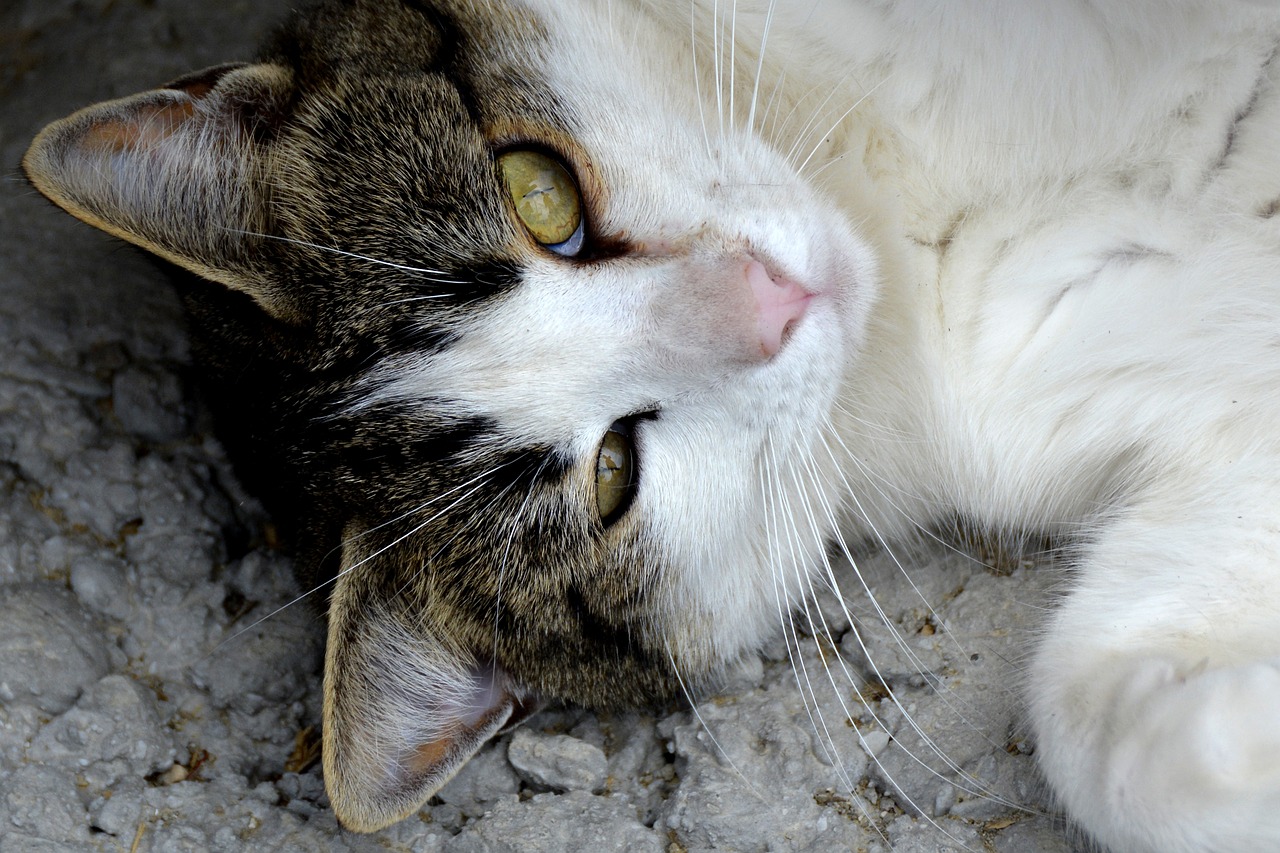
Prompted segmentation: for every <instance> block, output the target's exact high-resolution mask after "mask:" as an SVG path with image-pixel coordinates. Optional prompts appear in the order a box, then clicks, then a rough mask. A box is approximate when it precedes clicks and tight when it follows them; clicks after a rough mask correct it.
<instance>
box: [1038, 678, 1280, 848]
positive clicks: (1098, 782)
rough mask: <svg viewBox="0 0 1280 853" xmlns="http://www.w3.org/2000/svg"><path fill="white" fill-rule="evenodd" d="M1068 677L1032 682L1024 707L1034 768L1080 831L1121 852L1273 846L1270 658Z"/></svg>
mask: <svg viewBox="0 0 1280 853" xmlns="http://www.w3.org/2000/svg"><path fill="white" fill-rule="evenodd" d="M1041 674H1042V676H1043V674H1044V670H1043V669H1042V670H1041ZM1075 675H1076V678H1073V679H1071V681H1070V683H1068V682H1066V681H1062V680H1057V679H1054V678H1053V677H1052V676H1050V677H1049V678H1048V679H1045V678H1043V677H1042V678H1041V679H1040V680H1041V686H1042V687H1044V688H1046V689H1045V690H1044V691H1042V693H1041V695H1040V696H1039V697H1038V699H1037V701H1035V702H1034V703H1033V706H1034V714H1035V716H1036V718H1037V719H1036V725H1037V728H1038V729H1039V738H1040V752H1041V764H1042V766H1043V768H1044V771H1045V774H1046V776H1048V777H1049V780H1050V782H1051V783H1053V784H1054V786H1055V787H1056V788H1057V791H1058V793H1059V794H1060V795H1061V797H1062V799H1063V800H1064V802H1065V805H1066V806H1067V808H1068V810H1069V812H1070V813H1071V815H1072V817H1074V818H1075V819H1077V820H1078V821H1079V822H1080V823H1081V824H1082V825H1083V826H1084V828H1085V829H1087V830H1088V831H1089V832H1090V833H1091V834H1093V835H1094V836H1095V837H1096V838H1097V839H1098V840H1099V841H1101V842H1103V843H1104V844H1106V845H1107V846H1109V847H1110V848H1111V849H1113V850H1115V851H1117V852H1118V851H1124V853H1131V852H1132V853H1139V851H1152V853H1155V852H1156V851H1159V852H1160V853H1174V851H1188V852H1189V851H1239V850H1276V851H1280V661H1268V662H1259V663H1252V664H1246V665H1239V666H1233V667H1223V668H1214V667H1211V666H1209V665H1207V664H1201V665H1198V666H1190V667H1186V666H1178V665H1175V664H1174V663H1171V662H1169V661H1166V660H1151V659H1147V660H1140V661H1134V660H1132V659H1130V660H1128V661H1125V662H1123V663H1121V662H1117V661H1115V660H1112V661H1110V662H1108V663H1107V664H1105V665H1102V666H1097V667H1094V668H1092V671H1091V672H1090V673H1088V674H1087V675H1086V674H1085V673H1082V672H1081V671H1080V670H1079V669H1077V670H1076V673H1075ZM1046 680H1047V681H1048V682H1052V684H1050V683H1046ZM1055 688H1056V689H1055ZM1055 693H1056V694H1057V697H1056V702H1054V701H1053V700H1052V697H1051V696H1050V695H1049V694H1055Z"/></svg>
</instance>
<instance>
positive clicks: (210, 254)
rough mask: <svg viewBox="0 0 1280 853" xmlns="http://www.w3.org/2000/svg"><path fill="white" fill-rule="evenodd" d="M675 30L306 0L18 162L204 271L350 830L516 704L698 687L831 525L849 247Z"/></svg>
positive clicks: (519, 708)
mask: <svg viewBox="0 0 1280 853" xmlns="http://www.w3.org/2000/svg"><path fill="white" fill-rule="evenodd" d="M666 26H667V25H666V23H665V22H662V21H660V20H657V19H651V18H649V17H648V16H647V13H645V12H643V11H636V10H634V9H627V8H623V7H621V6H619V7H618V8H616V9H615V8H614V5H613V4H611V3H606V2H600V3H585V2H584V3H574V4H569V3H556V2H552V1H551V0H540V2H534V0H530V2H529V3H527V4H521V3H512V4H510V5H503V4H498V3H494V4H488V3H485V4H472V3H465V2H461V0H459V2H453V0H438V2H436V0H432V2H404V3H403V4H401V3H397V2H390V0H389V2H385V3H374V2H371V0H370V2H364V0H361V2H353V3H330V4H327V5H324V6H322V7H320V8H319V9H317V10H314V11H312V12H309V13H307V14H305V15H302V16H299V17H297V18H296V19H295V20H294V21H293V22H292V23H291V24H289V25H288V26H287V27H286V28H285V29H284V30H282V32H281V33H280V35H279V36H278V37H277V38H276V39H275V41H274V42H273V43H272V45H271V46H269V48H268V49H267V50H266V51H265V53H264V54H263V58H262V60H261V61H260V62H258V63H256V64H248V65H228V66H222V67H219V68H214V69H210V70H207V71H204V72H200V73H198V74H195V75H192V76H190V77H187V78H184V79H181V80H178V81H176V82H174V83H172V84H170V85H169V86H167V87H165V88H163V89H158V90H155V91H151V92H146V93H143V94H141V95H138V96H135V97H132V98H127V99H124V100H120V101H114V102H110V103H106V104H100V105H97V106H94V107H91V108H89V109H87V110H84V111H81V112H79V113H77V114H75V115H73V116H71V117H69V118H68V119H65V120H63V121H61V122H58V123H56V124H54V125H51V126H50V127H49V128H48V129H46V130H45V131H44V133H42V134H41V136H40V137H39V138H38V139H37V140H36V142H35V143H34V144H33V146H32V149H31V151H30V152H29V154H28V155H27V158H26V161H25V166H26V169H27V171H28V174H29V175H30V177H31V179H32V180H33V182H34V183H35V184H36V186H37V187H38V188H39V189H40V190H41V191H42V192H44V193H45V194H46V195H48V196H49V197H50V198H52V199H53V200H54V201H56V202H57V203H58V204H60V205H61V206H63V207H65V208H67V209H68V210H70V211H71V212H72V213H74V214H76V215H77V216H79V217H80V218H82V219H84V220H86V221H88V222H90V223H91V224H93V225H96V226H98V227H100V228H103V229H105V230H107V231H109V232H111V233H113V234H115V235H118V236H120V237H123V238H124V239H126V240H129V241H131V242H133V243H135V244H138V245H140V246H143V247H144V248H146V249H149V250H150V251H152V252H155V253H156V254H158V255H160V256H162V257H164V258H166V259H168V260H169V261H172V262H174V263H176V264H177V265H179V266H180V267H182V268H185V269H186V270H188V271H191V272H194V273H196V274H197V275H198V276H200V277H201V279H202V281H200V282H198V283H195V284H190V283H189V284H187V285H186V291H187V293H186V295H187V298H188V304H189V307H190V309H191V313H192V317H193V330H192V333H193V336H194V340H195V344H196V347H197V352H198V353H199V354H200V357H201V360H202V361H203V362H204V363H205V365H206V369H207V371H208V374H209V384H210V387H211V389H212V390H211V393H212V394H213V396H214V398H215V401H216V402H217V404H218V407H219V408H220V409H221V412H220V416H221V420H222V422H223V425H224V426H225V427H226V428H227V435H228V441H229V443H230V444H231V445H232V446H233V450H236V451H238V452H239V453H241V454H242V459H241V463H242V466H243V468H244V470H245V471H246V473H247V474H248V476H249V477H250V479H252V480H255V481H256V482H257V483H258V484H259V486H260V487H262V488H263V489H265V490H266V491H267V492H269V493H270V494H271V495H272V496H273V497H274V502H275V505H276V506H277V507H278V508H280V509H281V511H282V512H285V513H287V514H289V515H293V516H296V518H297V520H298V523H297V529H298V533H297V536H298V539H299V560H300V562H301V563H303V564H304V568H305V569H306V571H305V572H304V577H305V578H306V579H307V582H308V583H311V584H316V585H325V586H324V589H325V590H326V591H327V592H328V593H329V604H328V618H329V643H328V652H327V658H326V673H325V719H324V729H325V775H326V779H327V783H328V786H329V789H330V795H331V799H332V801H333V803H334V807H335V809H336V810H337V811H338V813H339V816H340V817H341V818H342V819H343V821H344V822H345V823H347V824H348V825H350V826H353V827H355V828H358V829H372V828H376V827H379V826H382V825H385V824H387V823H390V822H392V821H394V820H396V819H398V818H400V817H402V816H404V815H406V814H408V813H411V812H412V811H413V810H414V809H416V808H417V807H418V806H419V805H420V804H421V803H422V802H423V801H424V800H425V799H426V797H428V796H429V795H430V794H431V793H433V792H434V791H435V790H436V789H437V788H438V787H439V786H440V785H441V784H443V782H444V781H447V779H448V778H449V777H450V776H451V775H452V773H453V772H454V771H455V770H456V769H457V768H458V767H459V766H460V765H461V763H462V762H464V761H465V760H466V758H467V757H469V756H470V755H471V754H472V753H473V752H474V751H475V750H476V749H477V748H478V747H479V746H480V745H481V744H482V743H483V742H484V741H485V740H486V739H487V738H488V737H490V736H491V735H492V734H493V733H494V732H495V731H497V730H498V729H499V728H500V727H502V726H503V725H504V724H506V723H508V721H510V720H512V719H515V718H518V717H519V716H520V715H522V714H523V713H525V712H526V711H527V710H528V709H530V708H532V707H534V706H536V704H537V703H538V702H539V701H541V700H542V699H544V698H564V699H568V700H572V701H575V702H580V703H585V704H590V705H596V706H603V705H613V704H621V703H636V702H643V701H646V700H649V699H653V698H659V697H663V696H667V695H672V694H676V693H678V692H679V691H680V690H682V689H684V688H689V689H693V688H696V687H697V686H698V685H701V684H704V683H706V682H707V681H708V680H709V679H713V678H714V676H715V674H716V673H717V671H719V670H720V669H722V668H723V666H724V665H725V664H727V663H730V662H732V661H733V660H735V659H736V658H737V657H739V656H740V655H742V654H744V653H748V652H750V651H752V650H753V649H754V648H755V647H756V646H757V645H758V644H759V642H760V641H761V640H762V639H763V638H764V637H765V636H766V635H767V634H768V633H769V632H770V631H771V630H773V629H775V628H776V625H777V620H778V617H779V613H780V612H781V611H783V610H786V609H789V608H790V607H791V605H792V604H793V603H794V602H795V601H796V600H797V599H798V598H799V596H800V595H801V594H802V590H803V589H804V585H803V584H802V583H800V574H801V573H802V572H803V571H805V568H804V567H805V566H806V565H808V564H809V563H810V562H811V561H813V560H814V558H815V557H816V556H817V555H818V554H819V552H820V549H821V548H822V545H823V541H824V538H825V536H826V535H827V534H828V532H829V530H830V527H831V525H832V523H833V522H832V520H831V516H832V513H833V512H834V510H835V507H834V506H832V505H831V503H832V502H833V501H834V499H833V498H832V497H831V496H832V494H833V493H834V491H835V489H834V482H833V480H834V478H835V477H836V476H837V475H835V474H834V473H832V468H833V467H834V465H833V462H834V459H835V456H834V454H833V448H830V447H829V446H828V445H827V442H828V441H829V436H828V434H827V432H826V424H827V423H828V418H829V415H830V412H831V410H832V407H833V405H835V404H836V394H837V390H838V388H839V385H840V382H841V374H842V371H843V369H844V368H843V365H845V364H846V363H848V362H849V361H850V353H851V352H852V351H854V350H855V349H856V347H857V345H858V342H859V337H860V334H861V328H862V325H863V321H864V317H865V314H866V312H867V309H868V306H869V303H870V301H871V299H872V290H873V288H872V285H871V282H872V277H873V276H872V271H871V263H870V261H869V259H868V257H867V254H868V253H867V251H866V250H865V249H864V248H862V247H861V244H860V243H859V242H858V241H857V240H856V239H855V237H854V236H853V235H852V233H851V232H850V230H849V226H848V225H847V224H846V222H845V220H844V219H843V218H842V216H841V215H840V214H839V213H837V212H836V210H835V208H834V207H833V206H832V204H831V203H830V202H829V201H827V200H825V199H824V198H823V197H822V196H820V195H819V194H818V193H817V191H816V190H815V189H814V188H812V187H811V186H810V185H809V184H808V183H807V182H806V181H805V180H804V179H802V178H801V177H800V176H799V175H798V174H797V171H796V169H795V168H794V167H793V164H791V163H789V162H788V159H787V154H788V152H787V151H786V150H785V148H786V146H785V145H783V146H781V147H782V148H783V149H784V150H776V149H775V147H771V146H770V145H769V144H767V143H766V141H765V140H764V139H763V138H762V137H763V136H764V135H763V134H760V133H754V132H752V130H751V129H750V128H749V127H748V118H749V117H750V116H754V115H755V114H756V107H755V106H753V107H751V108H750V109H748V107H747V106H746V100H747V97H748V94H749V93H748V92H747V91H746V87H745V86H742V85H741V81H742V80H749V79H751V76H752V75H747V76H746V77H743V78H741V79H740V80H739V88H738V90H737V93H736V97H737V98H738V99H739V101H738V103H737V105H736V106H733V107H732V108H731V107H730V105H729V104H727V103H724V104H723V109H722V110H721V111H720V112H718V113H717V112H715V108H716V104H717V102H718V101H717V99H720V101H721V102H723V101H727V100H728V99H729V97H730V95H729V92H728V91H727V89H728V88H729V86H728V82H727V81H728V75H726V76H725V77H724V78H723V79H721V80H720V82H719V83H717V80H716V79H715V76H714V69H715V68H716V67H717V64H716V59H715V57H714V56H711V55H709V50H704V54H708V55H698V53H697V50H695V48H694V41H693V40H691V39H690V38H689V35H688V33H689V29H688V22H685V23H684V24H683V25H682V26H673V27H672V28H671V29H670V30H668V29H667V28H666ZM682 32H683V33H684V35H683V36H681V33H682ZM709 43H710V40H708V41H706V42H703V43H701V46H702V47H705V46H706V44H709ZM722 60H723V57H722ZM739 62H740V64H742V58H740V59H739ZM695 65H698V66H699V67H700V68H701V69H702V70H701V73H695V70H694V68H695ZM751 97H752V99H753V101H754V102H755V104H757V105H758V107H759V111H760V114H763V113H764V112H765V106H764V104H765V97H766V95H765V94H752V95H751ZM774 97H778V96H777V93H776V90H775V92H774ZM773 109H781V107H779V106H777V105H774V106H773ZM751 123H752V124H755V125H756V126H757V127H758V126H759V125H761V124H762V123H763V122H762V121H761V120H759V118H757V120H756V121H754V122H751Z"/></svg>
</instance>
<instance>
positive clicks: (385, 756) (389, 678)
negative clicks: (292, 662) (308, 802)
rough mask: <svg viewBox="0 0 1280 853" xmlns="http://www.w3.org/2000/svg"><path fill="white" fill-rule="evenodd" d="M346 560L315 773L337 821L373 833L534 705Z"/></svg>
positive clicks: (422, 799)
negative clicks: (320, 774) (319, 772)
mask: <svg viewBox="0 0 1280 853" xmlns="http://www.w3.org/2000/svg"><path fill="white" fill-rule="evenodd" d="M374 559H375V561H376V560H377V559H378V558H376V557H375V558H374ZM354 562H355V561H354V559H353V558H352V557H351V555H350V553H349V551H348V552H347V553H344V558H343V573H342V574H341V575H339V579H338V581H337V582H336V585H335V589H334V594H333V598H332V600H331V603H330V606H329V639H328V647H327V649H326V652H325V675H324V777H325V787H326V789H327V790H328V793H329V800H330V802H331V804H332V806H333V810H334V813H335V815H337V817H338V820H339V821H340V822H341V823H342V824H343V825H344V826H346V827H348V828H349V829H354V830H357V831H360V832H373V831H375V830H378V829H381V828H383V827H385V826H389V825H390V824H392V823H395V822H396V821H399V820H402V819H403V818H405V817H407V816H409V815H411V814H413V813H414V812H416V811H417V810H418V809H420V808H421V807H422V806H423V805H424V804H425V803H426V802H427V800H428V799H430V798H431V796H432V795H434V794H435V793H436V791H438V790H439V789H440V788H441V787H442V786H443V785H444V784H445V783H446V782H448V781H449V780H450V779H451V778H452V777H453V775H454V774H455V773H456V772H457V771H458V770H459V769H460V768H461V767H462V765H463V764H465V763H466V762H467V760H468V759H470V758H471V757H472V756H473V755H475V753H476V752H477V751H478V750H479V749H480V747H482V746H483V745H484V744H485V743H486V742H487V741H488V740H489V739H490V738H491V737H493V736H494V735H495V734H496V733H498V732H499V731H500V730H501V729H502V728H503V727H505V726H508V725H512V724H514V723H516V722H518V721H519V720H521V719H523V718H524V717H525V716H527V715H528V714H529V713H531V712H532V711H533V710H535V709H536V703H535V702H534V701H533V700H532V698H531V697H530V696H529V695H528V694H526V693H524V692H523V691H521V690H519V689H518V688H516V687H515V686H514V685H512V684H511V682H510V681H509V680H508V678H507V676H506V674H505V673H504V672H503V671H502V669H501V668H500V667H498V666H496V665H494V664H493V663H492V662H489V661H483V660H478V659H476V658H475V657H473V656H472V655H470V654H468V653H466V652H464V651H462V650H460V649H458V648H457V647H456V646H454V645H453V644H452V643H451V642H450V641H449V638H448V637H447V636H445V635H444V634H443V633H442V632H441V631H440V630H439V629H438V628H436V629H433V628H432V627H430V625H431V622H432V620H431V617H430V614H427V613H419V612H408V611H405V610H403V609H400V608H398V607H397V605H396V602H395V601H393V600H390V599H388V598H387V597H386V596H388V595H393V594H394V592H395V590H396V589H397V588H399V584H398V583H397V582H395V581H392V580H390V579H384V580H383V581H381V583H382V584H385V585H386V586H387V589H386V590H380V589H378V585H379V581H377V580H374V579H373V577H374V576H375V573H376V572H377V569H378V567H377V566H372V565H368V564H366V565H362V566H361V567H360V569H359V570H357V571H356V572H352V573H351V574H348V569H350V568H351V567H352V565H353V564H354ZM363 569H371V571H370V572H368V573H365V572H363V571H362V570H363ZM388 578H390V575H388Z"/></svg>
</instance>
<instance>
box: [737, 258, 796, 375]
mask: <svg viewBox="0 0 1280 853" xmlns="http://www.w3.org/2000/svg"><path fill="white" fill-rule="evenodd" d="M746 276H747V284H748V285H750V287H751V295H752V296H753V297H755V301H756V332H757V334H759V336H760V352H761V353H763V354H764V357H765V358H772V357H773V356H775V355H777V354H778V351H779V350H780V349H782V344H783V342H784V340H785V338H786V335H787V330H788V329H790V328H791V325H792V324H793V323H795V322H796V321H797V320H799V319H800V318H801V317H803V316H804V312H805V311H806V310H807V309H808V308H809V303H810V301H812V300H813V294H812V293H810V292H809V291H807V290H805V289H804V288H803V287H801V286H800V285H798V284H796V283H795V282H794V281H791V280H790V279H785V278H775V277H773V276H772V275H770V274H769V270H767V269H765V266H764V264H762V263H760V262H759V261H757V260H751V261H748V262H747V266H746Z"/></svg>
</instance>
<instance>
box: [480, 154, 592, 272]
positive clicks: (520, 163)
mask: <svg viewBox="0 0 1280 853" xmlns="http://www.w3.org/2000/svg"><path fill="white" fill-rule="evenodd" d="M498 167H499V168H500V169H501V170H502V179H503V180H504V181H505V182H506V185H507V192H508V193H510V195H511V201H512V203H513V204H514V205H515V208H516V215H517V216H519V217H520V221H521V222H523V223H524V227H525V228H528V229H529V233H530V234H531V235H533V239H535V240H537V241H538V242H539V243H541V244H542V245H544V246H546V247H547V248H548V249H551V250H552V251H554V252H556V253H558V254H561V255H576V254H578V251H579V250H580V249H581V248H582V199H581V196H580V194H579V193H578V185H577V184H576V183H575V182H574V180H573V178H572V177H571V176H570V175H569V172H568V171H567V170H566V169H565V168H564V166H561V165H560V164H559V163H558V162H557V161H555V160H553V159H552V158H550V157H548V156H547V155H546V154H542V153H540V152H537V151H528V150H521V151H508V152H506V153H505V154H501V155H499V156H498Z"/></svg>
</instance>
